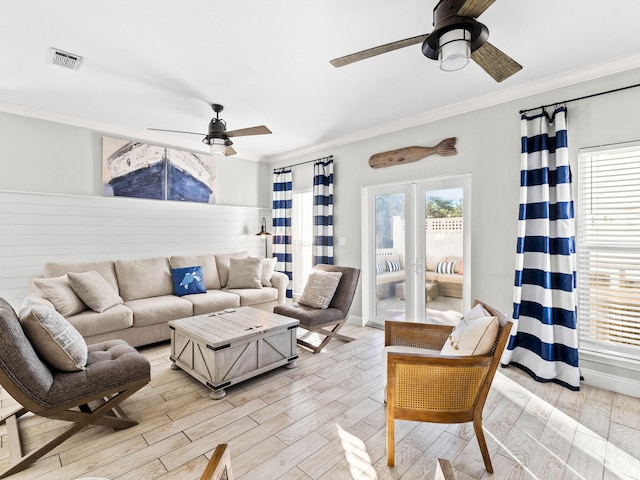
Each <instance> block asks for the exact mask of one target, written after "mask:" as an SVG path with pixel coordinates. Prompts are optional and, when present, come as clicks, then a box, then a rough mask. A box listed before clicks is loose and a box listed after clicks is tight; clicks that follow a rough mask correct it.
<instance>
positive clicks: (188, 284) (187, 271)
mask: <svg viewBox="0 0 640 480" xmlns="http://www.w3.org/2000/svg"><path fill="white" fill-rule="evenodd" d="M171 276H172V277H173V293H175V294H176V295H177V296H178V297H181V296H182V295H190V294H192V293H206V292H207V289H206V288H205V286H204V275H202V267H200V266H197V267H185V268H172V269H171Z"/></svg>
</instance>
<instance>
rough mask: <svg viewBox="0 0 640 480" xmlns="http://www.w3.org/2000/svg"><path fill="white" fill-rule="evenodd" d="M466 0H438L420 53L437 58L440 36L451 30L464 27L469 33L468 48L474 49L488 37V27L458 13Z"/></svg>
mask: <svg viewBox="0 0 640 480" xmlns="http://www.w3.org/2000/svg"><path fill="white" fill-rule="evenodd" d="M465 2H466V0H440V2H438V4H437V5H436V7H435V8H434V9H433V26H434V30H433V31H432V32H431V33H430V34H429V36H428V37H427V39H426V40H425V41H424V43H423V44H422V53H423V54H424V55H425V56H426V57H428V58H431V59H433V60H437V59H438V49H439V48H440V37H442V35H444V34H445V33H447V32H450V31H451V30H457V29H464V30H466V31H467V32H469V35H470V48H471V51H472V52H473V51H475V50H477V49H478V48H480V47H481V46H482V45H484V44H485V43H486V42H487V40H488V38H489V29H488V28H487V27H486V26H485V25H484V24H482V23H480V22H478V21H477V20H476V19H475V18H472V17H463V16H460V15H458V12H459V11H460V8H461V7H462V6H463V5H464V4H465Z"/></svg>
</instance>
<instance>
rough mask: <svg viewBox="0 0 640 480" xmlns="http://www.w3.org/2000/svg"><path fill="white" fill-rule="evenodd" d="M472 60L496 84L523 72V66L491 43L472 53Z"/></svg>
mask: <svg viewBox="0 0 640 480" xmlns="http://www.w3.org/2000/svg"><path fill="white" fill-rule="evenodd" d="M471 59H472V60H473V61H474V62H476V63H477V64H478V65H480V67H481V68H482V69H483V70H484V71H485V72H487V73H488V74H489V75H491V77H492V78H493V79H494V80H495V81H496V82H501V81H503V80H505V79H507V78H509V77H510V76H511V75H513V74H514V73H516V72H518V71H520V70H522V65H520V64H519V63H518V62H516V61H515V60H514V59H513V58H511V57H510V56H508V55H507V54H506V53H504V52H502V51H501V50H499V49H498V48H496V47H494V46H493V45H491V44H490V43H489V42H486V43H485V44H484V45H483V46H481V47H480V48H479V49H477V50H476V51H475V52H473V53H471Z"/></svg>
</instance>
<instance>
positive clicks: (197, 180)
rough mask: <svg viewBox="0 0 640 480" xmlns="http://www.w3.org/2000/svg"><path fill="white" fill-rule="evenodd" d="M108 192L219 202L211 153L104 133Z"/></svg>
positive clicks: (105, 189) (104, 177)
mask: <svg viewBox="0 0 640 480" xmlns="http://www.w3.org/2000/svg"><path fill="white" fill-rule="evenodd" d="M102 187H103V195H104V196H116V197H136V198H151V199H157V200H176V201H186V202H201V203H215V159H214V158H213V157H212V156H209V155H197V154H195V153H191V152H186V151H183V150H176V149H173V148H166V147H160V146H157V145H150V144H147V143H141V142H136V141H130V140H125V139H120V138H113V137H102Z"/></svg>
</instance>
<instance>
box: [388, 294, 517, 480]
mask: <svg viewBox="0 0 640 480" xmlns="http://www.w3.org/2000/svg"><path fill="white" fill-rule="evenodd" d="M477 305H481V306H482V307H484V312H485V314H487V315H486V317H485V318H490V317H495V319H497V325H496V322H495V321H494V323H493V325H494V326H495V327H496V331H495V333H493V336H492V337H490V338H489V339H488V344H487V345H486V350H487V353H482V354H478V355H474V354H469V353H467V354H465V355H464V356H454V355H451V354H447V355H443V354H442V353H441V351H442V349H443V347H444V346H445V343H446V342H449V343H450V344H453V347H452V348H453V349H454V350H455V349H456V348H458V345H457V343H456V342H458V341H462V339H461V338H460V337H456V336H455V334H454V333H453V330H454V327H452V326H447V325H433V324H425V323H412V322H395V321H387V322H385V354H384V355H385V360H386V364H387V371H386V372H385V374H386V380H387V384H386V403H387V463H388V465H389V466H391V467H392V466H394V463H395V460H394V421H395V420H396V419H398V420H414V421H419V422H433V423H466V422H473V428H474V431H475V434H476V438H477V439H478V444H479V445H480V451H481V453H482V458H483V460H484V464H485V468H486V469H487V471H488V472H493V466H492V465H491V458H490V457H489V450H488V449H487V443H486V441H485V437H484V433H483V431H482V409H483V407H484V404H485V401H486V399H487V395H488V393H489V389H490V387H491V382H492V381H493V377H494V375H495V372H496V369H497V368H498V364H499V363H500V357H501V356H502V352H503V351H504V348H505V346H506V344H507V340H508V339H509V333H510V331H511V325H512V323H511V321H510V320H509V319H507V317H505V316H504V315H503V314H502V313H500V312H499V311H497V310H495V309H494V308H492V307H490V306H489V305H486V304H484V303H482V302H480V301H478V300H476V301H475V303H474V306H477ZM456 328H458V327H456ZM485 340H486V338H485ZM449 346H450V345H449ZM445 350H446V349H445ZM383 363H385V362H383Z"/></svg>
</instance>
